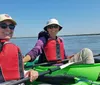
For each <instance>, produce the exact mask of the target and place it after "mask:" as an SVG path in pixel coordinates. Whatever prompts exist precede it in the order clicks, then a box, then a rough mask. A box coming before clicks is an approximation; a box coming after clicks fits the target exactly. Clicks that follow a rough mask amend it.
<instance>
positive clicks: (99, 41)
mask: <svg viewBox="0 0 100 85" xmlns="http://www.w3.org/2000/svg"><path fill="white" fill-rule="evenodd" d="M63 39H64V45H65V51H66V53H67V54H68V55H72V54H74V53H77V52H79V51H80V50H81V49H82V48H90V49H91V50H92V51H93V53H94V54H99V53H100V35H91V36H67V37H63ZM11 41H12V42H13V43H15V44H17V45H18V46H19V47H20V49H21V51H22V54H23V55H25V54H26V53H27V52H28V51H30V50H31V49H32V48H33V47H34V45H35V43H36V41H37V38H17V39H12V40H11Z"/></svg>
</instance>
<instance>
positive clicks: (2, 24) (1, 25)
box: [0, 23, 15, 30]
mask: <svg viewBox="0 0 100 85" xmlns="http://www.w3.org/2000/svg"><path fill="white" fill-rule="evenodd" d="M0 27H1V28H2V29H6V28H7V27H9V29H11V30H14V28H15V25H14V24H9V25H7V24H6V23H0Z"/></svg>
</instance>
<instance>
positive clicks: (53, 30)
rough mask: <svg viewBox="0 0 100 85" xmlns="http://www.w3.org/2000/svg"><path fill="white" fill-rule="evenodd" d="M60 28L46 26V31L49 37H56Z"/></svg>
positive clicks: (54, 25)
mask: <svg viewBox="0 0 100 85" xmlns="http://www.w3.org/2000/svg"><path fill="white" fill-rule="evenodd" d="M59 29H60V27H59V26H58V25H56V24H52V25H49V26H47V31H48V33H49V34H50V35H51V36H56V35H57V33H58V32H59Z"/></svg>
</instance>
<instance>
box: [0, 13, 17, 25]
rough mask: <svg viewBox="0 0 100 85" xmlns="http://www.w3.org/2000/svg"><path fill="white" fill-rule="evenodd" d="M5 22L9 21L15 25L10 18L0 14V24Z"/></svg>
mask: <svg viewBox="0 0 100 85" xmlns="http://www.w3.org/2000/svg"><path fill="white" fill-rule="evenodd" d="M5 20H9V21H11V22H12V23H13V24H14V25H17V23H16V21H15V20H13V19H12V17H11V16H9V15H8V14H0V22H2V21H5Z"/></svg>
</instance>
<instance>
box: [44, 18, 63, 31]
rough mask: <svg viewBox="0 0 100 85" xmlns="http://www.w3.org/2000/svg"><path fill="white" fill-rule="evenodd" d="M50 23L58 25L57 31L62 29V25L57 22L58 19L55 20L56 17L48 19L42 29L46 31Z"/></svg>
mask: <svg viewBox="0 0 100 85" xmlns="http://www.w3.org/2000/svg"><path fill="white" fill-rule="evenodd" d="M52 24H56V25H58V26H59V27H60V29H59V31H60V30H61V29H62V26H61V25H60V24H59V22H58V20H56V19H50V20H49V21H48V22H47V24H46V26H45V27H44V30H45V31H47V26H49V25H52Z"/></svg>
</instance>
